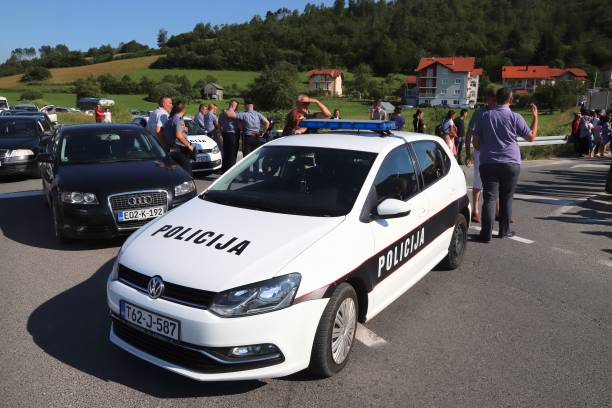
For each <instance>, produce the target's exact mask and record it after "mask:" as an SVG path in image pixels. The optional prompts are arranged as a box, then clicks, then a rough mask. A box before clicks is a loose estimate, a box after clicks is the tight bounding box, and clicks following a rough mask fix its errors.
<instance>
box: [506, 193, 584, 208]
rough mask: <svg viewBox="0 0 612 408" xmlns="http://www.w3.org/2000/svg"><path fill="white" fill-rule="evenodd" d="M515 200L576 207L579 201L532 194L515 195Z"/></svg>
mask: <svg viewBox="0 0 612 408" xmlns="http://www.w3.org/2000/svg"><path fill="white" fill-rule="evenodd" d="M514 198H515V199H517V200H525V201H533V202H536V203H541V204H550V205H566V206H568V205H569V206H571V205H576V204H578V202H579V200H569V199H566V198H558V197H546V196H538V195H531V194H514Z"/></svg>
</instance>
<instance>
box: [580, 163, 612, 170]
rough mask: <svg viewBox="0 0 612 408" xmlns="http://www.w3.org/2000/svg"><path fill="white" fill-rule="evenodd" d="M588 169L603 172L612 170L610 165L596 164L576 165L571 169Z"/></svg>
mask: <svg viewBox="0 0 612 408" xmlns="http://www.w3.org/2000/svg"><path fill="white" fill-rule="evenodd" d="M581 167H582V168H587V169H602V170H608V169H609V168H610V165H609V164H595V163H588V164H575V165H573V166H572V167H570V169H579V168H581Z"/></svg>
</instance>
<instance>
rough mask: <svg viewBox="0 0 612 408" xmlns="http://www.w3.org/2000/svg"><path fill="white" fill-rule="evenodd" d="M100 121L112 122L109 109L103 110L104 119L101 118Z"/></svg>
mask: <svg viewBox="0 0 612 408" xmlns="http://www.w3.org/2000/svg"><path fill="white" fill-rule="evenodd" d="M102 122H104V123H111V122H112V119H111V113H110V111H108V112H104V119H102Z"/></svg>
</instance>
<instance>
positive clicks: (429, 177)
mask: <svg viewBox="0 0 612 408" xmlns="http://www.w3.org/2000/svg"><path fill="white" fill-rule="evenodd" d="M412 148H413V149H414V153H415V155H416V158H417V162H418V164H419V169H420V170H421V175H422V176H423V184H424V187H425V188H427V187H429V186H430V185H432V184H433V183H435V182H436V181H438V180H439V179H441V178H442V177H444V176H445V175H446V174H447V173H448V171H449V170H450V165H451V161H450V158H449V157H448V155H447V154H446V152H445V151H444V149H442V146H440V145H439V144H438V143H436V142H434V141H429V140H425V141H421V142H414V143H412Z"/></svg>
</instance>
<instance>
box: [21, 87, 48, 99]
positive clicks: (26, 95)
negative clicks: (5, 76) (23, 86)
mask: <svg viewBox="0 0 612 408" xmlns="http://www.w3.org/2000/svg"><path fill="white" fill-rule="evenodd" d="M42 98H43V94H42V92H39V91H34V90H32V89H29V90H27V91H24V92H23V93H22V94H21V96H19V100H20V101H33V100H34V99H42Z"/></svg>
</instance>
